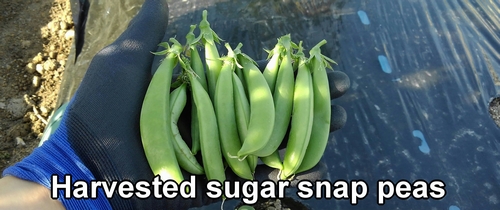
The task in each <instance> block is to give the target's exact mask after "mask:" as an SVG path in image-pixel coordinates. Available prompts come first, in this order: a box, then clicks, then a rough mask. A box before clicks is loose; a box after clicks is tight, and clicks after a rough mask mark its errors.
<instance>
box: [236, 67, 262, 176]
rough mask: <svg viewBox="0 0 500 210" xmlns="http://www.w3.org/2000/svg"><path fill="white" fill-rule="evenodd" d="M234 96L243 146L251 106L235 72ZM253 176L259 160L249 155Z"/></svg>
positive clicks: (248, 159)
mask: <svg viewBox="0 0 500 210" xmlns="http://www.w3.org/2000/svg"><path fill="white" fill-rule="evenodd" d="M233 93H234V94H233V95H234V111H235V113H236V125H237V127H238V134H239V137H240V140H241V143H242V144H243V142H244V140H245V136H247V130H248V121H249V120H250V104H249V102H248V98H247V96H246V94H245V89H244V87H243V84H242V81H241V80H240V78H239V77H238V76H237V75H236V73H234V72H233ZM246 160H247V162H248V164H249V165H250V169H251V170H252V174H253V173H255V169H256V168H257V163H258V161H259V158H258V157H257V156H255V155H248V156H247V157H246Z"/></svg>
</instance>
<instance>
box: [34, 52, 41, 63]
mask: <svg viewBox="0 0 500 210" xmlns="http://www.w3.org/2000/svg"><path fill="white" fill-rule="evenodd" d="M42 61H43V56H42V53H38V54H37V55H36V56H35V57H34V58H33V61H32V62H33V63H34V64H39V63H41V62H42Z"/></svg>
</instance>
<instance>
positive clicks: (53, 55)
mask: <svg viewBox="0 0 500 210" xmlns="http://www.w3.org/2000/svg"><path fill="white" fill-rule="evenodd" d="M49 57H50V58H52V59H55V58H57V52H54V51H52V52H49Z"/></svg>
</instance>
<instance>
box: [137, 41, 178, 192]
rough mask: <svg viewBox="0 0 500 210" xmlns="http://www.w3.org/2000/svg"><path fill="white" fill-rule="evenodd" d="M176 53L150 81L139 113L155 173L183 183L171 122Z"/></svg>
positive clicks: (145, 143) (170, 56) (149, 161)
mask: <svg viewBox="0 0 500 210" xmlns="http://www.w3.org/2000/svg"><path fill="white" fill-rule="evenodd" d="M174 49H175V48H174ZM177 55H178V54H176V53H168V54H167V56H166V58H165V59H164V60H163V62H162V63H161V64H160V66H159V67H158V69H157V71H156V72H155V74H154V75H153V78H152V79H151V82H150V83H149V87H148V90H147V91H146V95H145V96H144V101H143V104H142V109H141V114H140V132H141V141H142V145H143V148H144V153H145V155H146V158H147V160H148V163H149V166H150V167H151V170H152V171H153V173H154V175H159V176H160V178H161V179H162V180H164V181H165V180H175V181H176V182H177V183H181V181H182V180H183V179H184V178H183V176H182V172H181V169H180V167H179V164H178V163H177V158H176V156H175V152H174V146H173V139H172V129H171V124H170V119H171V116H170V85H171V80H172V73H173V69H174V67H175V66H176V65H177Z"/></svg>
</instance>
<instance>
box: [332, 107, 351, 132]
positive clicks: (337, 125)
mask: <svg viewBox="0 0 500 210" xmlns="http://www.w3.org/2000/svg"><path fill="white" fill-rule="evenodd" d="M331 109H332V114H331V115H332V116H331V121H330V132H334V131H336V130H339V129H341V128H342V127H344V125H345V123H346V121H347V113H346V111H345V109H344V108H343V107H341V106H339V105H332V106H331Z"/></svg>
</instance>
